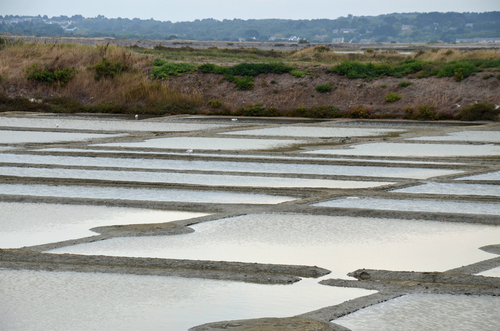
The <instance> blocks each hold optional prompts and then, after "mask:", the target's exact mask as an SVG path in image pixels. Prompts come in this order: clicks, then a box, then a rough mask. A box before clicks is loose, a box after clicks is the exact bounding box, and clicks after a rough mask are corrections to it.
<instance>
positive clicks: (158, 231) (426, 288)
mask: <svg viewBox="0 0 500 331" xmlns="http://www.w3.org/2000/svg"><path fill="white" fill-rule="evenodd" d="M0 117H5V118H29V119H33V120H34V123H35V124H34V125H33V126H31V127H30V128H29V130H33V131H39V132H59V131H64V130H65V128H61V127H57V128H56V127H54V128H52V129H50V128H47V127H44V125H40V128H37V127H36V120H37V119H39V118H40V116H39V115H36V114H2V115H1V116H0ZM98 120H99V121H105V120H109V121H114V122H113V123H114V124H113V125H108V126H107V129H106V131H99V130H94V129H93V122H92V121H95V119H94V118H92V119H89V118H78V119H75V121H81V122H78V127H79V129H71V130H70V129H67V130H66V132H80V133H124V134H125V135H123V136H114V137H104V138H97V139H92V140H91V141H70V142H64V143H61V142H53V143H39V142H36V141H31V142H29V141H28V142H23V143H18V144H13V143H3V142H2V141H0V159H1V158H2V156H4V155H7V154H9V155H11V154H18V155H24V156H29V155H36V156H58V155H59V156H66V157H67V156H81V157H83V156H85V157H94V158H96V157H108V158H117V159H118V158H119V159H120V160H121V161H125V162H126V160H127V159H136V158H137V159H142V160H148V159H149V160H186V161H190V160H191V161H193V160H196V161H202V162H208V163H209V162H215V161H220V160H221V159H224V160H230V161H233V162H256V163H262V162H264V163H272V164H276V165H277V166H279V165H280V164H290V163H294V164H295V163H296V164H305V165H308V164H309V165H311V167H312V166H314V165H344V166H383V167H388V168H390V167H398V168H418V169H443V170H444V169H448V170H457V171H460V172H459V173H452V174H448V175H441V176H435V177H431V178H426V179H414V178H413V179H412V178H397V179H395V178H387V177H383V176H381V177H366V176H359V175H348V174H344V175H333V174H314V173H307V172H306V173H302V174H296V173H279V174H276V173H272V174H271V173H267V172H265V171H263V172H259V171H258V170H257V171H256V172H252V173H251V175H252V176H261V177H278V178H286V179H287V180H290V181H293V180H295V179H303V178H305V179H314V180H325V179H333V180H340V181H342V180H351V181H360V182H363V181H373V180H377V181H387V182H388V183H387V185H383V186H379V187H373V188H354V189H353V188H345V187H342V186H339V187H317V188H311V187H309V188H303V187H280V188H276V187H272V186H261V187H257V186H252V185H251V184H249V185H244V186H238V185H233V186H231V185H226V184H221V185H217V184H215V185H203V184H200V185H195V184H182V183H161V182H141V181H134V180H132V178H131V180H130V181H120V182H117V181H113V180H107V179H105V178H101V179H85V178H50V177H40V176H37V175H36V174H35V173H33V175H30V172H29V171H30V169H36V168H43V169H56V170H57V169H75V170H81V169H92V170H96V171H100V170H110V169H112V170H116V171H122V170H128V171H130V173H131V175H130V176H131V177H132V176H133V172H134V171H141V172H150V173H152V174H153V175H154V173H155V171H159V170H155V169H144V168H140V169H137V168H134V167H132V166H131V167H130V168H126V167H125V168H123V167H115V168H109V167H105V166H102V165H100V164H99V163H98V162H96V164H95V165H86V166H79V165H58V164H44V163H43V162H41V163H37V164H28V163H1V162H0V168H3V167H18V168H26V171H27V173H28V174H27V175H23V176H11V175H0V187H2V188H1V189H0V201H4V202H38V203H59V204H69V205H72V204H76V205H96V206H99V205H102V206H120V207H134V208H147V209H155V210H179V211H196V212H205V213H211V215H208V216H203V217H199V218H193V219H186V220H181V221H174V222H168V223H155V224H129V225H114V226H104V227H94V228H91V229H90V230H91V231H93V232H95V235H94V236H90V237H86V238H78V239H71V240H66V241H61V242H48V243H46V244H42V245H37V246H31V247H19V248H18V249H1V246H0V268H2V269H11V270H23V269H24V270H46V271H77V272H102V273H121V274H137V275H161V276H179V277H188V278H208V279H221V280H228V281H243V282H252V283H259V284H292V283H295V282H298V281H300V280H301V278H304V277H306V278H318V277H324V276H325V275H327V274H328V273H329V271H328V270H326V269H324V268H322V267H321V266H306V265H276V264H259V263H242V262H225V261H202V260H176V259H153V258H129V257H111V256H84V255H72V254H49V253H44V252H46V251H49V250H52V249H56V248H61V247H66V246H72V245H77V244H82V243H89V242H94V241H100V240H107V239H110V238H118V237H136V236H168V235H179V234H187V235H189V233H191V232H193V231H194V230H193V229H192V228H190V227H189V226H190V225H194V224H198V223H204V222H211V221H215V220H219V219H224V218H230V217H235V216H239V215H246V214H256V213H301V214H308V215H332V216H341V215H349V216H354V217H374V218H396V219H405V220H431V221H440V222H466V223H472V224H486V225H489V226H500V217H499V216H496V215H481V214H467V213H464V212H461V211H460V210H446V211H444V212H424V211H404V210H374V209H370V208H366V209H363V208H334V207H315V206H312V205H313V204H315V203H320V202H324V201H329V200H334V199H342V198H360V197H361V198H385V199H408V200H412V199H416V200H418V199H427V200H435V201H455V202H473V203H494V204H499V206H500V201H499V198H498V196H495V195H491V194H488V193H487V192H485V193H483V192H470V193H460V194H457V195H449V194H440V193H404V192H394V190H396V189H402V188H406V187H413V186H418V185H423V184H428V183H449V184H451V183H457V182H458V181H457V179H460V178H462V177H469V176H474V175H480V174H486V173H491V172H498V171H499V170H500V152H499V153H492V155H486V156H473V157H470V156H452V157H444V156H434V157H431V156H429V157H426V156H418V157H408V156H406V157H394V156H392V157H385V156H379V157H370V156H362V155H351V156H349V157H345V156H342V155H335V153H332V154H331V155H314V154H305V153H304V152H306V151H315V150H320V149H321V150H324V149H328V150H333V151H335V150H346V149H352V148H354V147H355V146H356V145H360V144H369V143H382V142H383V143H406V144H409V145H410V144H415V143H419V144H420V143H422V142H421V141H415V142H414V141H412V140H406V139H409V138H418V137H423V136H429V137H434V136H445V135H447V134H448V133H451V132H459V131H477V132H482V131H484V132H499V130H500V124H499V123H455V122H443V123H442V125H436V123H435V122H433V123H430V124H429V125H426V123H425V122H414V126H410V125H411V123H412V122H404V123H402V122H391V121H380V122H379V126H380V127H381V128H384V127H385V128H387V126H388V125H390V126H391V128H392V127H394V128H396V129H402V130H404V131H402V132H400V133H392V134H380V135H379V136H370V137H363V136H356V137H354V136H352V137H349V136H348V137H342V138H338V137H307V138H304V137H295V138H294V137H290V136H287V137H275V138H277V139H287V140H290V139H295V140H296V141H297V144H296V145H293V146H291V147H290V146H288V147H282V148H272V149H267V150H239V151H234V150H233V151H228V150H217V149H215V150H196V146H193V148H192V149H193V150H194V151H188V150H186V151H184V150H178V149H171V148H159V149H148V148H144V149H140V150H139V149H133V148H125V147H119V146H98V145H97V144H102V143H129V142H142V141H145V140H148V139H155V138H158V137H178V138H182V137H202V138H220V137H222V135H220V133H230V131H236V130H238V131H240V130H243V129H244V130H247V129H267V128H275V127H281V126H283V125H289V126H292V127H293V126H294V125H296V126H300V127H303V126H311V127H313V128H314V127H316V126H321V127H330V128H331V127H336V126H338V125H342V126H343V127H346V128H348V127H351V126H352V127H358V128H362V127H366V123H364V122H363V123H361V124H360V123H359V121H357V123H356V122H355V121H349V120H347V122H345V121H346V120H333V121H330V122H328V121H324V122H314V121H297V122H293V121H290V122H291V123H290V122H288V120H284V119H276V120H274V119H259V121H253V119H250V120H247V121H245V120H241V121H236V122H235V121H233V122H230V123H228V124H229V125H228V126H227V127H213V128H210V127H205V126H203V129H196V130H193V131H184V132H179V131H168V130H166V131H128V130H123V129H122V128H121V127H120V121H116V120H114V119H106V118H105V117H102V118H99V119H98ZM191 121H196V122H197V123H206V124H210V123H211V122H213V121H214V118H204V117H190V116H174V117H170V118H148V119H144V120H142V121H141V122H144V123H146V122H149V123H153V124H154V123H158V122H168V123H179V122H191ZM366 122H369V123H370V126H373V127H375V128H376V127H377V121H366ZM1 123H2V122H1V121H0V130H22V129H23V128H22V127H5V126H2V124H1ZM409 124H410V125H409ZM464 124H468V125H466V126H465V125H464ZM292 132H293V130H292ZM485 134H486V133H485ZM478 135H479V136H480V134H478ZM28 137H29V136H28ZM238 138H244V136H238ZM248 138H251V139H255V138H257V139H260V138H259V137H255V136H248ZM228 139H230V138H228ZM28 140H29V139H28ZM435 143H442V142H438V141H428V142H426V144H428V146H431V145H432V144H435ZM446 143H447V144H449V145H450V146H451V147H453V148H457V149H458V150H460V146H462V145H464V146H476V145H477V146H480V145H487V144H488V145H493V146H494V147H496V148H499V149H500V144H499V143H497V142H493V143H492V142H489V141H485V142H481V141H478V139H477V137H476V138H475V139H474V141H447V142H446ZM4 147H5V148H6V149H3V148H4ZM51 149H56V150H51ZM96 150H97V151H98V152H96ZM145 152H149V153H145ZM424 152H425V150H424ZM424 154H425V153H424ZM394 161H397V162H398V163H394ZM175 172H177V173H183V174H210V175H216V176H228V175H231V174H235V173H232V172H230V171H229V172H226V171H220V170H218V171H209V170H193V169H189V168H186V169H178V170H175ZM238 174H239V175H242V176H248V175H249V174H248V173H238ZM374 178H376V179H374ZM460 183H465V184H488V185H492V187H493V189H496V190H500V183H498V181H495V180H487V181H485V180H465V181H462V180H461V181H460ZM6 184H9V185H35V187H36V185H46V186H50V187H53V188H54V189H55V190H56V189H57V187H59V186H71V185H74V186H78V187H83V188H86V189H87V190H89V191H91V190H92V189H93V188H95V187H107V188H117V187H119V188H131V189H160V190H197V191H214V192H225V193H245V194H265V195H269V196H284V197H290V198H292V199H290V200H289V201H285V202H280V203H271V204H251V203H236V204H232V203H224V201H221V202H220V203H206V202H194V201H155V200H154V199H149V200H144V201H141V200H134V199H133V198H126V199H121V198H120V197H119V196H117V197H116V198H106V199H103V198H91V197H55V196H50V194H47V195H39V196H36V194H33V195H30V194H20V195H19V194H11V193H9V192H8V191H6V189H4V188H3V187H4V186H1V185H6ZM5 187H6V186H5ZM499 208H500V207H499ZM499 244H500V239H499V242H497V243H487V242H486V243H484V245H485V247H482V248H481V249H482V250H484V251H485V252H488V253H490V254H496V255H500V245H499ZM486 245H488V246H486ZM478 249H479V247H478ZM499 266H500V257H495V256H494V255H492V258H491V259H488V260H484V261H479V262H477V263H474V264H471V265H467V266H457V267H456V268H455V269H452V270H448V271H445V272H434V271H432V270H429V271H419V272H417V271H413V270H393V271H388V270H373V269H362V267H363V266H360V268H361V269H359V270H353V271H352V273H351V274H349V276H350V277H353V279H352V280H348V279H324V278H323V280H321V283H320V284H322V285H323V286H337V287H356V288H363V289H370V290H376V291H377V293H375V294H372V295H369V296H365V297H360V298H356V299H353V300H350V301H347V302H344V303H342V304H340V305H336V306H331V307H325V308H322V309H319V310H316V311H312V312H304V314H302V315H299V316H295V317H290V318H271V317H270V318H265V319H254V320H238V321H226V322H215V323H209V324H204V325H201V326H193V328H192V329H191V330H194V331H208V330H220V329H228V330H238V331H240V330H304V331H305V330H347V329H346V328H344V327H342V326H339V325H336V324H334V323H335V319H336V318H339V317H341V316H344V315H346V314H349V313H352V312H354V311H357V310H359V309H362V308H364V307H368V306H370V305H374V304H377V303H380V302H383V301H387V300H390V299H393V298H396V297H398V296H402V295H405V294H408V293H438V294H457V295H458V294H473V295H486V296H499V295H500V280H499V279H498V278H496V277H484V276H476V275H474V274H477V273H480V272H483V271H486V270H489V269H493V268H496V267H499ZM354 278H355V279H354ZM318 286H320V285H318ZM331 321H333V323H332V322H331Z"/></svg>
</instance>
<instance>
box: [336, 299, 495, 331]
mask: <svg viewBox="0 0 500 331" xmlns="http://www.w3.org/2000/svg"><path fill="white" fill-rule="evenodd" d="M499 316H500V297H490V296H465V295H446V294H439V295H438V294H410V295H405V296H402V297H399V298H395V299H392V300H389V301H386V302H382V303H379V304H377V305H374V306H370V307H367V308H364V309H361V310H358V311H357V312H354V313H352V314H349V315H346V316H344V317H341V318H338V319H336V320H334V321H333V322H334V323H337V324H340V325H342V326H344V327H346V328H349V329H351V330H356V331H374V330H384V331H401V330H405V331H422V330H454V331H471V330H476V331H497V330H500V318H499Z"/></svg>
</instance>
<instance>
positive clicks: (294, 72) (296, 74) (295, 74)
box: [290, 70, 306, 78]
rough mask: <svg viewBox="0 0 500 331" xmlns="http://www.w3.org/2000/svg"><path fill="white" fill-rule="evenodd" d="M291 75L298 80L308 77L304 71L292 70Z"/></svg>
mask: <svg viewBox="0 0 500 331" xmlns="http://www.w3.org/2000/svg"><path fill="white" fill-rule="evenodd" d="M290 75H292V76H293V77H296V78H303V77H305V76H306V73H305V72H303V71H299V70H292V71H290Z"/></svg>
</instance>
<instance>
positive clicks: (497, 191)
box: [391, 183, 500, 196]
mask: <svg viewBox="0 0 500 331" xmlns="http://www.w3.org/2000/svg"><path fill="white" fill-rule="evenodd" d="M391 192H399V193H418V194H450V195H492V196H500V185H490V184H458V183H456V184H455V183H427V184H423V185H417V186H411V187H406V188H402V189H397V190H393V191H391Z"/></svg>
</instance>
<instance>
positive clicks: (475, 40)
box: [456, 37, 500, 44]
mask: <svg viewBox="0 0 500 331" xmlns="http://www.w3.org/2000/svg"><path fill="white" fill-rule="evenodd" d="M456 42H457V43H481V44H492V43H500V37H499V38H470V39H457V40H456Z"/></svg>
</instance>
